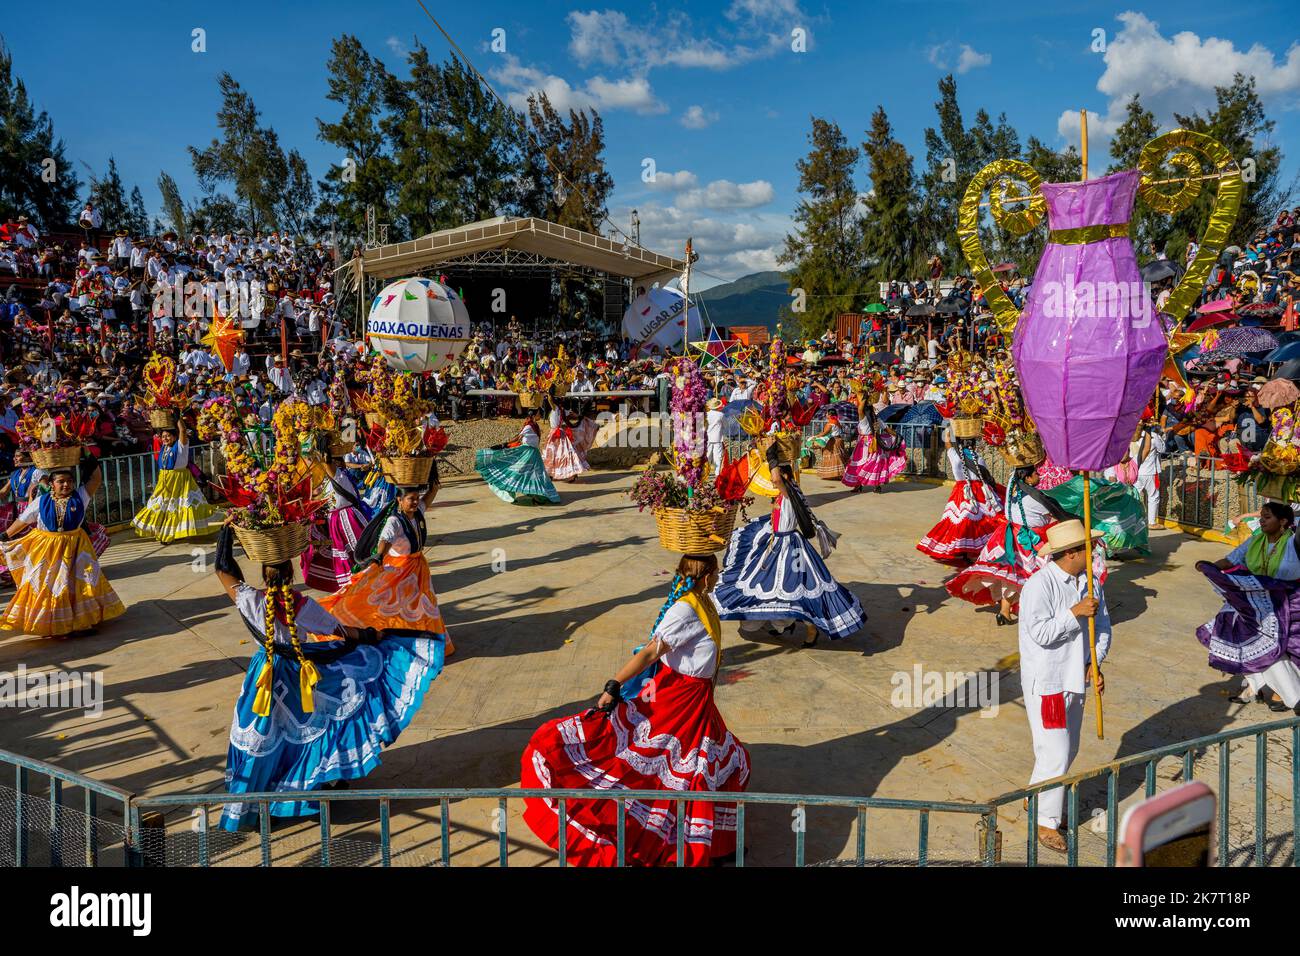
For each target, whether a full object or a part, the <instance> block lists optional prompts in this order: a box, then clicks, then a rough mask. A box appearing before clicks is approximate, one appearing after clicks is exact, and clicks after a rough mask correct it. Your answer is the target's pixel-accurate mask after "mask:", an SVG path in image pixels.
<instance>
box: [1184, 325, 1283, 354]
mask: <svg viewBox="0 0 1300 956" xmlns="http://www.w3.org/2000/svg"><path fill="white" fill-rule="evenodd" d="M1207 335H1208V336H1213V337H1214V340H1213V342H1212V343H1211V342H1207V343H1206V345H1207V346H1208V347H1206V348H1205V349H1204V351H1202V352H1201V358H1203V359H1220V358H1233V357H1235V356H1238V355H1251V354H1253V353H1256V352H1271V351H1272V350H1274V349H1276V348H1277V345H1278V343H1277V336H1275V335H1274V334H1273V333H1272V332H1270V331H1268V330H1267V329H1261V328H1256V327H1253V326H1239V327H1237V328H1233V329H1224V330H1223V331H1222V332H1219V333H1218V334H1217V336H1216V335H1215V333H1213V332H1210V333H1207Z"/></svg>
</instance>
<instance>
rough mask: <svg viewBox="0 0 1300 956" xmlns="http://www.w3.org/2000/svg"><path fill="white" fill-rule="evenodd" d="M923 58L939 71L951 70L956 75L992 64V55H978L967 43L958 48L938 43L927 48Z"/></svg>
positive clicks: (949, 44)
mask: <svg viewBox="0 0 1300 956" xmlns="http://www.w3.org/2000/svg"><path fill="white" fill-rule="evenodd" d="M954 54H955V55H956V59H955V60H954ZM925 56H926V59H928V60H929V61H930V63H931V64H933V65H934V66H937V67H938V68H939V69H941V70H953V71H955V72H956V73H958V74H961V73H969V72H970V71H971V70H973V69H976V68H977V67H981V66H988V65H989V64H990V63H992V62H993V54H991V53H980V52H979V51H978V50H976V49H975V48H974V47H972V46H971V45H970V44H969V43H963V44H961V45H960V46H959V47H957V46H956V45H955V44H953V43H940V44H937V45H935V46H931V47H927V48H926V51H925Z"/></svg>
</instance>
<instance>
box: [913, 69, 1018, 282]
mask: <svg viewBox="0 0 1300 956" xmlns="http://www.w3.org/2000/svg"><path fill="white" fill-rule="evenodd" d="M934 108H935V112H936V113H937V114H938V117H939V126H938V128H937V129H935V128H927V129H926V131H925V161H926V169H925V172H924V173H923V174H922V176H921V181H922V184H923V186H924V196H925V198H924V202H923V203H922V210H921V221H920V223H919V232H920V240H921V243H922V247H923V252H924V254H925V257H926V258H928V257H929V256H930V255H934V254H937V255H938V256H939V257H940V258H942V259H943V261H944V271H945V272H946V273H947V274H948V275H953V274H955V273H957V272H959V271H962V266H961V263H962V257H961V248H960V246H959V244H958V242H957V209H958V207H959V206H960V204H961V199H962V196H963V195H964V193H965V191H966V186H967V185H968V184H969V183H970V181H971V179H972V178H973V177H974V176H975V174H976V173H977V172H979V171H980V169H981V168H982V167H983V165H984V164H983V163H982V162H980V155H979V153H980V148H981V144H980V143H979V142H977V140H976V138H975V137H973V136H972V135H971V134H970V133H969V132H967V130H966V127H965V125H964V123H963V122H962V116H961V108H960V107H959V106H958V105H957V81H956V80H954V79H953V77H952V74H951V73H950V74H948V75H947V76H945V77H944V78H943V79H941V80H940V81H939V101H938V102H937V103H935V104H934ZM988 138H989V139H990V140H991V139H992V138H993V134H992V133H990V134H989V136H988ZM985 148H988V146H987V145H985ZM993 158H1005V159H1016V158H1018V157H1017V156H1002V157H993Z"/></svg>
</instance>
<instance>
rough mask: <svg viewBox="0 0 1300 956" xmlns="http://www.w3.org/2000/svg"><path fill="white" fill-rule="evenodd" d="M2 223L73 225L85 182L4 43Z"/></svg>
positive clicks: (0, 54) (0, 56)
mask: <svg viewBox="0 0 1300 956" xmlns="http://www.w3.org/2000/svg"><path fill="white" fill-rule="evenodd" d="M0 157H3V159H2V160H0V219H9V218H12V217H15V216H18V215H27V216H30V217H31V218H32V219H33V220H34V221H35V222H36V223H37V224H39V225H40V226H42V227H44V228H46V229H50V228H55V227H58V226H63V225H66V224H68V223H70V222H71V221H72V219H73V217H74V215H75V212H76V207H77V193H78V192H79V191H80V188H81V183H80V181H79V180H78V178H77V174H76V173H75V172H74V171H73V169H72V164H71V163H70V162H69V161H68V159H67V157H66V156H65V154H64V148H63V140H61V139H56V138H55V136H54V124H53V123H52V122H51V120H50V117H49V115H48V114H46V113H45V112H44V111H42V112H40V113H37V112H36V110H35V109H34V108H33V106H32V103H31V100H30V98H29V97H28V95H27V87H26V85H24V83H23V81H22V80H20V79H18V78H16V77H15V76H14V75H13V57H12V56H11V55H10V53H9V50H8V48H7V47H6V46H5V45H4V43H3V41H0Z"/></svg>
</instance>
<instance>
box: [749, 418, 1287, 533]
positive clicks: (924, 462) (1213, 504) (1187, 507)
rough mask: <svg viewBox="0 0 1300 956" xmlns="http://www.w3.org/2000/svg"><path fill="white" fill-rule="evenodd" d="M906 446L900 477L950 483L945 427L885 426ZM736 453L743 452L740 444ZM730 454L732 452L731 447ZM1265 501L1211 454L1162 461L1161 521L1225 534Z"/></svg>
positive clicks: (992, 451)
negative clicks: (1242, 516) (904, 463)
mask: <svg viewBox="0 0 1300 956" xmlns="http://www.w3.org/2000/svg"><path fill="white" fill-rule="evenodd" d="M825 424H826V423H825V422H824V421H822V420H816V421H813V422H810V423H809V424H808V425H806V426H804V429H803V435H804V445H805V447H807V443H808V441H809V439H811V438H814V437H816V436H817V435H818V434H820V432H821V431H822V429H823V428H824V427H825ZM888 427H889V428H890V429H892V430H893V431H894V432H896V433H897V434H898V435H899V436H900V437H901V438H902V439H903V440H904V441H905V442H906V443H907V467H906V468H905V469H904V471H903V474H904V475H905V476H907V477H912V478H935V479H940V480H948V479H951V478H952V474H951V472H950V471H949V469H948V456H947V455H946V454H944V447H943V426H942V425H928V424H921V423H915V422H907V423H904V424H898V423H894V424H891V425H889V426H888ZM844 431H845V436H844V444H845V450H846V454H849V455H851V454H852V453H853V448H854V446H855V445H856V443H857V434H856V432H854V430H853V429H852V427H846V428H845V429H844ZM734 445H735V446H736V448H737V449H738V450H739V449H740V448H746V449H747V447H748V445H746V444H745V443H742V442H736V443H734ZM728 451H729V452H731V451H732V447H731V445H729V447H728ZM979 452H980V457H981V458H982V459H983V460H984V462H985V464H987V465H988V468H989V471H990V472H991V473H992V475H993V477H994V478H995V479H996V480H997V481H999V482H1004V483H1005V482H1006V480H1007V478H1008V477H1009V476H1010V474H1011V468H1010V467H1009V466H1008V465H1007V463H1006V461H1005V460H1004V459H1003V458H1002V456H1001V455H1000V454H998V451H997V449H996V448H994V447H992V446H990V445H986V444H984V443H983V442H981V443H980V446H979ZM1263 501H1264V499H1263V498H1261V497H1260V495H1259V493H1258V492H1257V491H1256V490H1255V486H1254V484H1253V483H1250V482H1245V483H1243V482H1239V481H1238V480H1237V476H1236V474H1234V473H1233V472H1231V471H1229V470H1228V469H1227V468H1225V467H1224V465H1223V461H1222V460H1221V459H1218V458H1214V457H1211V456H1209V455H1194V454H1189V453H1178V452H1175V453H1171V454H1169V455H1165V456H1163V460H1162V462H1161V466H1160V510H1159V514H1160V517H1161V518H1162V519H1164V520H1166V521H1176V522H1178V523H1179V524H1182V525H1186V526H1187V527H1190V528H1204V529H1207V530H1212V531H1225V532H1226V531H1227V530H1229V528H1230V526H1231V524H1232V523H1234V522H1235V521H1236V519H1237V518H1238V517H1239V516H1240V515H1243V514H1254V513H1255V512H1257V511H1259V506H1260V505H1261V504H1262V503H1263Z"/></svg>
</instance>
